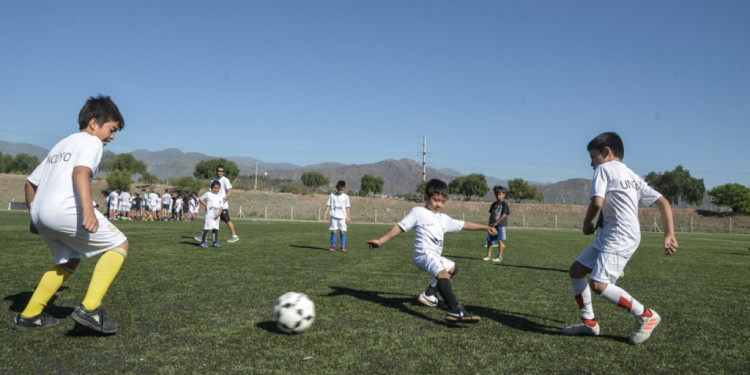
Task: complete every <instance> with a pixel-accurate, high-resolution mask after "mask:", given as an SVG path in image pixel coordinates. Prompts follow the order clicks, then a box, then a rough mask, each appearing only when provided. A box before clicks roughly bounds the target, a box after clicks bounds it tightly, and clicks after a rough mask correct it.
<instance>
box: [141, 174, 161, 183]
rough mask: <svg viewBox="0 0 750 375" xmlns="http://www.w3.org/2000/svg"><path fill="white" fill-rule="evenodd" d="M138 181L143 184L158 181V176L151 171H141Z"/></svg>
mask: <svg viewBox="0 0 750 375" xmlns="http://www.w3.org/2000/svg"><path fill="white" fill-rule="evenodd" d="M140 181H141V182H142V183H144V184H155V183H157V182H159V177H156V175H155V174H153V173H148V172H143V173H141V179H140Z"/></svg>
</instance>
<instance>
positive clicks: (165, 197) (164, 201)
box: [161, 193, 172, 205]
mask: <svg viewBox="0 0 750 375" xmlns="http://www.w3.org/2000/svg"><path fill="white" fill-rule="evenodd" d="M161 204H166V205H171V204H172V196H171V195H170V194H169V193H164V195H162V196H161Z"/></svg>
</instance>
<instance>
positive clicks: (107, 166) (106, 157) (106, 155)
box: [97, 150, 117, 175]
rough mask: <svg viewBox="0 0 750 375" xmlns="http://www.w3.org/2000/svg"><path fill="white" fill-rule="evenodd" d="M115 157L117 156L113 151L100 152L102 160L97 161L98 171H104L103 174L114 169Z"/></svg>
mask: <svg viewBox="0 0 750 375" xmlns="http://www.w3.org/2000/svg"><path fill="white" fill-rule="evenodd" d="M116 157H117V156H116V155H115V153H114V152H112V151H109V150H104V152H102V160H100V161H99V167H98V168H97V169H98V171H99V172H101V173H104V174H105V175H106V174H108V173H109V172H112V171H113V170H114V169H115V158H116Z"/></svg>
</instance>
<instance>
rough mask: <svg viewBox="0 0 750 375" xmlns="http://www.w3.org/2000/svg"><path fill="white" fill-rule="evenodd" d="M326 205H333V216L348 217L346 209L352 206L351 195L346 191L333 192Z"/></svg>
mask: <svg viewBox="0 0 750 375" xmlns="http://www.w3.org/2000/svg"><path fill="white" fill-rule="evenodd" d="M326 206H329V207H331V211H330V213H331V218H333V219H346V209H347V208H349V207H350V205H349V196H348V195H346V193H341V194H338V193H331V195H329V196H328V202H327V203H326Z"/></svg>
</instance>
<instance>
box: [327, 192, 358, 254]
mask: <svg viewBox="0 0 750 375" xmlns="http://www.w3.org/2000/svg"><path fill="white" fill-rule="evenodd" d="M345 190H346V182H344V181H339V182H337V183H336V192H335V193H331V195H330V196H328V202H327V203H326V210H325V212H323V220H325V219H326V218H327V217H328V213H330V214H331V222H330V224H329V225H328V230H330V231H331V247H330V248H329V249H328V251H336V232H337V231H338V232H339V233H341V251H342V252H346V223H348V222H349V221H350V216H349V214H350V209H351V208H350V207H351V205H350V204H349V196H348V195H346V193H345V192H344V191H345Z"/></svg>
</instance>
